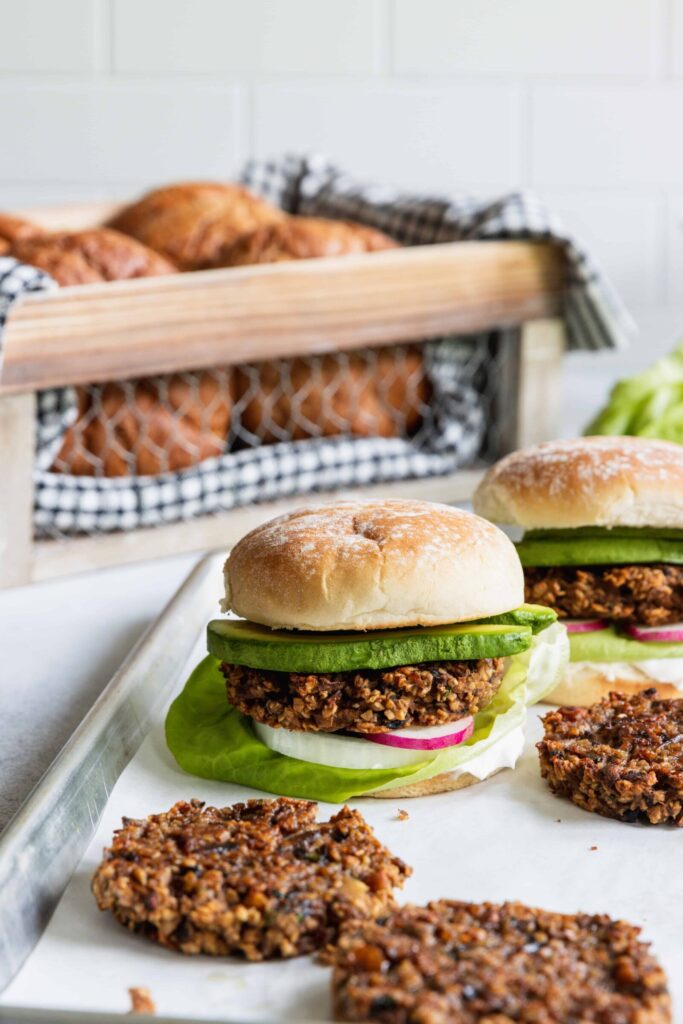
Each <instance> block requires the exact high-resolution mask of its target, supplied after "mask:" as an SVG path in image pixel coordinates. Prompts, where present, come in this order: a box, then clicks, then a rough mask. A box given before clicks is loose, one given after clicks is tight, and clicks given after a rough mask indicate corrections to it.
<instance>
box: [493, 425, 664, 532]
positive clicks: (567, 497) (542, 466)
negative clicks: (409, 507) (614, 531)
mask: <svg viewBox="0 0 683 1024" xmlns="http://www.w3.org/2000/svg"><path fill="white" fill-rule="evenodd" d="M474 507H475V509H476V511H477V512H478V513H479V514H480V515H482V516H486V518H487V519H491V520H492V521H493V522H496V523H510V524H515V525H517V526H523V527H525V528H526V529H551V530H552V529H562V528H563V527H569V528H572V527H577V526H607V527H609V526H651V527H661V526H668V527H673V528H676V529H680V528H683V445H679V444H674V443H673V442H671V441H653V440H650V439H649V438H643V437H584V438H577V439H576V440H571V441H547V442H545V443H543V444H537V445H534V447H533V448H526V449H524V450H523V451H519V452H512V454H511V455H506V456H505V458H504V459H501V460H500V462H497V463H496V464H495V465H494V466H492V467H491V468H490V469H489V471H488V472H487V473H486V475H485V476H484V479H483V480H482V481H481V483H480V484H479V487H478V488H477V490H476V492H475V495H474Z"/></svg>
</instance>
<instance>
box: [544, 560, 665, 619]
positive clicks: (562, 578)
mask: <svg viewBox="0 0 683 1024" xmlns="http://www.w3.org/2000/svg"><path fill="white" fill-rule="evenodd" d="M524 579H525V584H526V586H525V596H526V600H527V601H529V602H530V603H536V604H544V605H546V606H547V607H549V608H554V609H555V611H556V612H557V614H558V615H559V616H560V617H561V618H562V617H567V618H570V619H586V618H600V619H614V620H615V621H622V622H638V623H642V624H644V625H647V626H659V625H666V624H668V623H671V622H680V620H681V619H683V565H612V566H590V567H589V568H578V567H575V566H557V567H552V568H540V567H539V568H525V570H524Z"/></svg>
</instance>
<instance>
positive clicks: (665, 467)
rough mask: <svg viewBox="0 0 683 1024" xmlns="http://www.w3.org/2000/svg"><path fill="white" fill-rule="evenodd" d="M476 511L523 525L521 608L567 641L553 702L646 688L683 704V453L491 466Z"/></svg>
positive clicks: (567, 453) (657, 448)
mask: <svg viewBox="0 0 683 1024" xmlns="http://www.w3.org/2000/svg"><path fill="white" fill-rule="evenodd" d="M474 507H475V509H476V510H477V512H479V513H480V514H481V515H483V516H486V517H487V518H488V519H490V520H492V521H493V522H496V523H504V524H511V525H515V526H517V527H522V529H523V530H524V534H523V536H522V538H521V540H520V542H519V543H518V544H517V552H518V554H519V557H520V560H521V562H522V565H523V566H524V580H525V594H526V599H527V601H537V602H538V603H539V604H542V605H545V606H546V607H548V608H552V609H553V611H555V612H557V614H558V616H559V618H560V620H561V621H563V622H564V623H565V624H566V626H567V629H568V631H569V641H570V648H571V654H570V663H569V666H568V668H567V671H566V673H565V675H564V678H563V679H562V681H561V682H560V684H559V685H558V686H557V687H556V688H555V689H554V690H553V691H552V692H551V693H550V694H549V696H548V700H549V701H551V702H552V703H556V704H576V705H582V706H587V705H590V704H592V703H594V702H595V701H597V700H599V699H600V698H601V697H603V696H605V695H606V694H607V693H608V692H609V691H610V690H615V689H618V690H619V691H621V692H623V693H627V694H629V693H634V692H638V691H640V690H642V689H643V687H655V688H656V690H657V691H658V694H659V695H660V696H662V697H681V696H683V692H682V691H683V446H681V445H678V444H674V443H672V442H669V441H655V440H649V439H646V438H640V437H584V438H581V439H579V440H567V441H552V442H548V443H545V444H539V445H536V446H535V447H533V448H528V449H525V450H523V451H518V452H513V453H512V454H511V455H508V456H506V457H505V458H504V459H502V460H501V461H500V462H498V463H496V465H494V466H492V467H491V469H490V470H489V471H488V472H487V473H486V475H485V476H484V478H483V480H482V482H481V484H480V485H479V488H478V489H477V492H476V493H475V496H474Z"/></svg>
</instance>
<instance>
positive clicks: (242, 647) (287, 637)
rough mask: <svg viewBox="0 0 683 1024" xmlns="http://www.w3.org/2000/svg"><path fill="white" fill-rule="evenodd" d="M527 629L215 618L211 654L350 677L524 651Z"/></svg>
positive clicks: (229, 659) (234, 660)
mask: <svg viewBox="0 0 683 1024" xmlns="http://www.w3.org/2000/svg"><path fill="white" fill-rule="evenodd" d="M532 637H533V633H532V629H531V626H529V625H525V624H502V623H483V624H482V623H464V624H460V625H457V624H456V625H446V626H427V627H421V626H416V627H414V628H410V629H387V630H377V631H375V632H367V633H361V632H353V633H351V632H349V633H304V632H298V631H293V630H292V631H289V630H277V629H268V628H267V627H266V626H260V625H258V624H257V623H255V622H248V621H247V620H246V619H214V620H213V621H212V622H210V623H209V625H208V629H207V641H208V648H209V652H210V653H211V654H213V655H214V657H216V658H218V659H219V660H220V661H227V662H230V663H232V664H234V665H246V666H248V667H249V668H261V669H267V670H270V671H274V672H315V673H316V674H318V673H324V672H349V671H353V670H354V669H359V668H394V667H395V666H397V665H418V664H420V663H421V662H425V661H471V660H477V659H479V658H499V657H506V656H508V655H512V654H519V653H521V652H522V651H526V650H528V648H529V647H530V646H531V642H532Z"/></svg>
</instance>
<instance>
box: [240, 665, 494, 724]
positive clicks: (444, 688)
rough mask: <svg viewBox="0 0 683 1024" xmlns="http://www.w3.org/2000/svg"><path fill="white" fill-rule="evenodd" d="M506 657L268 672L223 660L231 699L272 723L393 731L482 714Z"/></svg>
mask: <svg viewBox="0 0 683 1024" xmlns="http://www.w3.org/2000/svg"><path fill="white" fill-rule="evenodd" d="M504 666H505V659H504V658H481V659H479V660H478V661H439V662H428V663H423V664H419V665H403V666H401V667H400V668H391V669H362V670H359V671H355V672H335V673H330V674H328V675H317V674H315V673H308V674H297V673H287V672H267V671H264V670H262V669H253V668H247V667H245V666H243V665H232V664H228V663H227V662H223V664H222V665H221V671H222V672H223V675H224V676H225V680H226V684H227V692H228V700H229V701H230V703H231V704H232V705H233V707H236V708H237V709H238V710H239V711H241V712H242V713H243V714H245V715H248V716H249V717H250V718H253V719H254V720H255V721H257V722H262V723H263V724H265V725H270V726H272V727H273V728H278V727H279V728H284V729H291V730H299V731H301V732H339V731H340V730H347V731H349V732H356V733H370V732H371V733H377V732H389V731H390V730H392V729H400V728H403V727H406V726H411V725H424V726H430V725H441V724H445V723H447V722H455V721H457V720H458V719H459V718H462V717H463V716H465V715H473V714H476V712H477V711H479V710H480V709H481V708H483V707H485V706H486V705H487V704H488V703H489V702H490V701H491V700H492V699H493V697H494V696H495V694H496V692H497V691H498V688H499V687H500V684H501V681H502V679H503V674H504Z"/></svg>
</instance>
